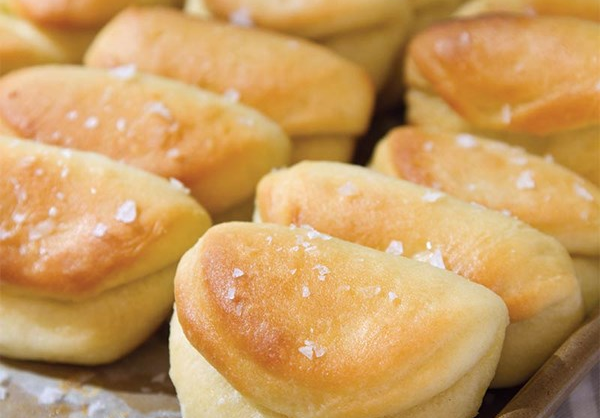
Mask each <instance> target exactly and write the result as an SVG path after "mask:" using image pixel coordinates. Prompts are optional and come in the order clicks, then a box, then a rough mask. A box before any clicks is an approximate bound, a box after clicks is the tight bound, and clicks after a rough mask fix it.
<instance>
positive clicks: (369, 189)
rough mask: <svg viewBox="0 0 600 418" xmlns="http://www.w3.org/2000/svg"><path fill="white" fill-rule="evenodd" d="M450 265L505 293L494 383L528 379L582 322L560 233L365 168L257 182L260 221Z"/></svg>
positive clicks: (341, 167)
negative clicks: (503, 331) (547, 232)
mask: <svg viewBox="0 0 600 418" xmlns="http://www.w3.org/2000/svg"><path fill="white" fill-rule="evenodd" d="M255 220H261V221H264V222H274V223H279V224H283V225H288V224H290V223H294V224H298V225H301V224H309V225H311V226H312V227H314V228H316V229H317V230H318V231H321V232H324V233H327V234H330V235H332V236H335V237H339V238H341V239H345V240H348V241H352V242H356V243H359V244H362V245H366V246H369V247H373V248H376V249H379V250H382V251H383V250H387V251H388V252H391V253H393V254H397V255H404V256H408V257H415V258H416V259H418V260H421V261H427V262H430V263H432V264H434V265H436V266H438V267H440V268H447V269H448V270H451V271H453V272H455V273H457V274H459V275H461V276H464V277H466V278H468V279H470V280H472V281H474V282H476V283H480V284H482V285H484V286H486V287H488V288H489V289H491V290H493V291H494V292H495V293H496V294H498V295H499V296H500V297H501V298H502V299H503V300H504V302H505V303H506V305H507V307H508V311H509V314H510V321H511V322H510V325H509V326H508V328H507V331H506V340H505V343H504V347H503V350H502V356H501V358H500V362H499V365H498V370H497V372H496V375H495V377H494V381H493V382H492V386H495V387H503V386H512V385H517V384H519V383H522V382H523V381H525V380H526V379H527V378H528V377H530V376H531V375H532V374H533V373H534V372H535V371H536V370H537V369H538V368H539V367H540V366H541V365H542V364H543V362H544V361H545V360H546V359H547V358H548V357H549V356H550V355H551V354H552V353H553V352H554V351H555V350H556V349H557V348H558V346H560V344H561V343H562V342H563V341H564V340H565V339H566V337H568V336H569V335H570V334H571V333H572V332H573V331H574V330H575V329H576V327H577V326H578V325H579V323H580V322H581V320H582V318H583V313H584V312H583V304H582V298H581V293H580V288H579V284H578V282H577V280H576V278H575V273H574V271H573V265H572V262H571V259H570V257H569V254H568V253H567V251H566V250H565V249H564V247H563V246H562V245H561V244H560V243H559V242H558V241H556V240H555V239H554V238H552V237H550V236H548V235H545V234H543V233H541V232H539V231H537V230H535V229H534V228H532V227H531V226H529V225H527V224H525V223H523V222H521V221H519V220H517V219H515V218H512V217H509V216H505V215H503V214H502V213H500V212H497V211H492V210H489V209H486V208H484V207H483V206H481V205H472V204H470V203H467V202H465V201H463V200H459V199H457V198H454V197H451V196H449V195H446V194H445V193H442V192H440V191H438V190H434V189H428V188H425V187H422V186H418V185H416V184H414V183H410V182H407V181H404V180H400V179H395V178H392V177H388V176H385V175H382V174H379V173H376V172H374V171H372V170H369V169H367V168H362V167H357V166H351V165H345V164H339V163H325V162H322V163H319V162H305V163H300V164H297V165H295V166H293V167H292V168H290V169H286V170H281V171H277V172H274V173H271V174H269V175H267V176H266V177H265V178H263V180H261V182H260V183H259V185H258V190H257V196H256V218H255Z"/></svg>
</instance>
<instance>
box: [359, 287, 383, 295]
mask: <svg viewBox="0 0 600 418" xmlns="http://www.w3.org/2000/svg"><path fill="white" fill-rule="evenodd" d="M358 291H359V292H360V293H362V295H363V296H364V297H366V298H374V297H375V296H377V295H378V294H380V293H381V287H380V286H365V287H359V288H358Z"/></svg>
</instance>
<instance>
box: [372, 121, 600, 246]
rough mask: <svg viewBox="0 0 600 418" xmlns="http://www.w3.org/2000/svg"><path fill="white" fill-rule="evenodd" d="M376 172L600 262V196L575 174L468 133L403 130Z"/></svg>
mask: <svg viewBox="0 0 600 418" xmlns="http://www.w3.org/2000/svg"><path fill="white" fill-rule="evenodd" d="M371 165H372V168H374V169H375V170H377V171H380V172H382V173H385V174H388V175H391V176H394V177H399V178H402V179H405V180H408V181H411V182H413V183H417V184H420V185H422V186H425V187H431V188H434V189H437V190H440V191H442V192H446V193H448V194H450V195H452V196H455V197H458V198H460V199H462V200H466V201H467V202H477V203H479V204H481V205H483V206H486V207H489V208H491V209H495V210H499V211H504V212H505V213H507V214H508V215H513V216H515V217H517V218H519V219H521V220H522V221H524V222H526V223H528V224H530V225H532V226H533V227H534V228H536V229H538V230H540V231H542V232H544V233H547V234H550V235H552V236H554V237H555V238H556V239H558V240H559V241H560V242H561V243H562V244H563V245H564V246H565V248H566V249H567V250H568V251H569V252H570V253H571V254H577V255H584V256H595V257H598V256H599V255H600V234H599V233H598V231H600V190H598V187H597V186H595V185H594V184H592V183H590V182H589V181H586V180H585V179H583V178H581V177H580V176H578V175H576V174H575V173H573V172H571V171H569V170H567V169H565V168H563V167H561V166H559V165H558V164H554V163H552V162H549V161H546V160H545V159H543V158H540V157H537V156H534V155H531V154H527V153H526V152H524V151H523V150H522V149H519V148H516V147H509V146H507V145H506V144H504V143H502V142H498V141H492V140H487V139H483V138H479V137H476V136H473V135H469V134H447V133H443V132H440V131H436V130H432V129H428V128H409V127H405V128H397V129H394V130H392V131H390V132H389V133H388V134H387V135H386V136H385V138H384V139H383V140H382V141H381V142H380V143H379V144H378V145H377V148H376V150H375V153H374V155H373V161H372V164H371Z"/></svg>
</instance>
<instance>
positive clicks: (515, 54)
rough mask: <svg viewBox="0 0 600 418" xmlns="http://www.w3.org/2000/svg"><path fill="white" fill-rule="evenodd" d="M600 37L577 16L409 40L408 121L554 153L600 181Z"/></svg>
mask: <svg viewBox="0 0 600 418" xmlns="http://www.w3.org/2000/svg"><path fill="white" fill-rule="evenodd" d="M599 44H600V25H599V24H597V23H595V22H591V21H588V20H580V19H575V18H568V17H546V16H539V17H528V16H523V15H520V16H519V15H497V16H481V17H476V18H468V19H455V20H452V21H446V22H444V23H440V24H437V25H435V26H432V27H430V28H428V29H427V30H425V31H423V32H421V33H419V34H418V35H417V36H416V37H415V38H414V39H413V41H412V42H411V45H410V46H409V51H408V62H407V70H406V71H407V81H408V84H409V87H410V90H409V91H408V94H407V102H408V115H407V117H408V120H409V122H411V123H412V124H417V125H433V126H436V127H438V128H440V129H444V130H450V131H455V132H472V133H476V134H482V135H484V136H487V137H490V138H496V139H502V140H505V141H508V142H511V143H513V144H516V145H520V146H523V147H525V148H526V149H527V150H529V151H530V152H533V153H535V154H541V155H545V154H549V155H551V156H552V157H553V158H554V159H555V160H556V161H557V162H558V163H560V164H562V165H564V166H566V167H568V168H570V169H572V170H573V171H575V172H577V173H578V174H580V175H582V176H583V177H585V178H587V179H588V180H590V181H592V182H593V183H595V184H596V185H598V184H600V164H598V160H599V159H600V117H599V115H600V89H599V87H600V86H599V84H598V83H599V82H600V79H599V78H598V74H599V73H600V49H599V48H598V45H599ZM549 68H551V69H552V71H548V69H549ZM542 74H543V76H541V75H542Z"/></svg>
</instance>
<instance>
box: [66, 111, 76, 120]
mask: <svg viewBox="0 0 600 418" xmlns="http://www.w3.org/2000/svg"><path fill="white" fill-rule="evenodd" d="M78 116H79V112H77V111H76V110H70V111H69V112H67V119H69V120H75V119H77V117H78Z"/></svg>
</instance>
